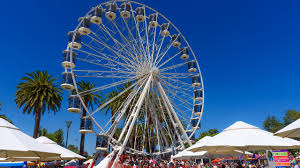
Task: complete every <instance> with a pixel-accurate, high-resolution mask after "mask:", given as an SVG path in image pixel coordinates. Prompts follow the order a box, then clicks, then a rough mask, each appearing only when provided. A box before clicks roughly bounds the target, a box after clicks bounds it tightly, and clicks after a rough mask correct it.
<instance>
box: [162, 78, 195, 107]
mask: <svg viewBox="0 0 300 168" xmlns="http://www.w3.org/2000/svg"><path fill="white" fill-rule="evenodd" d="M162 85H163V86H165V87H166V88H167V89H166V90H167V92H168V93H169V94H171V95H173V96H174V97H176V98H178V99H179V100H180V101H182V102H184V103H185V104H186V106H193V104H192V103H189V102H187V101H186V100H184V99H183V98H181V97H180V96H178V95H177V94H176V93H174V92H173V91H172V90H171V89H170V88H169V87H168V86H166V85H165V84H164V83H162ZM191 110H192V109H191Z"/></svg>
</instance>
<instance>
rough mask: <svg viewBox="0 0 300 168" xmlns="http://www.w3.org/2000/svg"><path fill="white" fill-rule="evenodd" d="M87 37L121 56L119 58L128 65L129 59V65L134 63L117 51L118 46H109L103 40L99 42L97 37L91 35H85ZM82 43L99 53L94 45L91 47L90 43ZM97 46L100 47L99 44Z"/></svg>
mask: <svg viewBox="0 0 300 168" xmlns="http://www.w3.org/2000/svg"><path fill="white" fill-rule="evenodd" d="M87 37H89V38H91V39H92V41H95V42H97V43H99V44H100V45H103V46H104V47H105V48H107V49H109V51H111V52H112V53H113V54H116V55H117V56H118V57H119V58H121V59H122V60H123V61H124V62H126V63H127V64H128V65H129V63H128V62H127V61H129V62H130V63H131V65H134V63H133V62H132V61H131V60H130V59H129V58H127V57H125V56H123V55H121V54H120V53H119V52H120V49H119V48H115V47H110V46H109V45H108V44H107V43H105V42H104V43H102V42H100V41H99V40H98V39H95V38H94V37H92V36H90V35H87ZM99 44H97V45H99ZM84 45H85V46H87V47H88V48H90V49H92V50H94V51H95V52H97V53H99V51H98V50H96V49H95V47H92V46H91V45H89V44H85V43H84ZM99 47H100V46H99Z"/></svg>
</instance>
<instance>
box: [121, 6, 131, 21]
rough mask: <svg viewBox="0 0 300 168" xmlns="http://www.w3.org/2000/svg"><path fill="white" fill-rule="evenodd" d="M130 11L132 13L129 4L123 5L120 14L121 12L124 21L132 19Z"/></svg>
mask: <svg viewBox="0 0 300 168" xmlns="http://www.w3.org/2000/svg"><path fill="white" fill-rule="evenodd" d="M130 11H131V6H130V4H129V3H123V4H122V5H121V9H120V12H121V16H122V18H124V19H128V18H130Z"/></svg>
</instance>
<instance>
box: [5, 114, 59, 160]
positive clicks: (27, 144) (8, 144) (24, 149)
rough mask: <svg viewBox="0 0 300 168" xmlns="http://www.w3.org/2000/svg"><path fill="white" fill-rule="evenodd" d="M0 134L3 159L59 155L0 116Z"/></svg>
mask: <svg viewBox="0 0 300 168" xmlns="http://www.w3.org/2000/svg"><path fill="white" fill-rule="evenodd" d="M0 135H1V138H0V158H4V159H3V160H7V159H9V158H20V157H27V158H31V157H38V158H47V157H58V156H59V155H60V154H59V153H57V152H56V151H55V150H52V149H51V148H48V147H46V146H45V145H43V144H40V143H38V142H37V141H36V140H35V139H34V138H32V137H30V136H28V135H26V134H25V133H23V132H22V131H20V129H19V128H17V127H16V126H14V125H13V124H11V123H9V122H8V121H6V120H4V119H2V118H0Z"/></svg>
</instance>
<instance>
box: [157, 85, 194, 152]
mask: <svg viewBox="0 0 300 168" xmlns="http://www.w3.org/2000/svg"><path fill="white" fill-rule="evenodd" d="M157 84H158V89H159V91H160V92H161V93H162V95H163V97H164V98H165V99H166V101H167V103H168V106H169V107H170V110H171V112H172V113H173V116H174V118H175V120H176V122H177V123H178V125H179V128H180V131H181V133H182V134H183V136H184V138H185V139H186V140H187V142H188V144H189V145H190V146H192V143H191V141H190V139H189V137H188V136H187V134H186V132H185V130H184V128H183V126H182V124H181V121H180V120H179V118H178V116H177V114H176V112H175V110H174V108H173V106H172V105H171V103H170V100H169V99H168V96H167V95H166V92H165V91H164V89H163V87H162V86H161V84H160V82H159V81H158V82H157Z"/></svg>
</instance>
